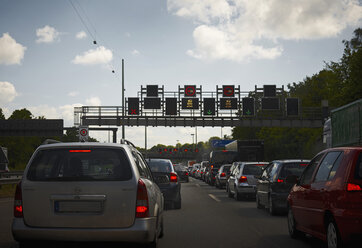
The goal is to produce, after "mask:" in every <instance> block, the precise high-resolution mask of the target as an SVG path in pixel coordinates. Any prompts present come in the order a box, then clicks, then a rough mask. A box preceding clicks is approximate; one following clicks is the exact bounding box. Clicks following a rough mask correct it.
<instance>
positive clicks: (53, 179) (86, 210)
mask: <svg viewBox="0 0 362 248" xmlns="http://www.w3.org/2000/svg"><path fill="white" fill-rule="evenodd" d="M121 143H123V144H101V143H57V144H49V145H42V146H40V147H39V148H38V149H37V150H36V151H35V153H34V154H33V156H32V158H31V159H30V161H29V163H28V165H27V167H26V169H25V171H24V176H23V179H22V180H21V182H20V183H19V184H18V185H17V189H16V196H15V202H14V220H13V225H12V233H13V237H14V239H15V240H17V241H19V242H20V245H21V246H26V245H27V244H30V243H31V241H35V240H48V241H49V240H50V241H52V240H54V241H59V240H62V241H107V242H108V241H110V242H136V243H148V244H149V245H150V246H151V247H152V246H156V245H157V241H158V238H159V237H161V236H162V235H163V208H164V206H163V205H164V199H163V196H162V193H161V191H160V189H159V187H158V186H157V185H156V183H155V182H154V181H153V177H152V174H151V171H150V170H149V167H148V165H147V163H146V162H145V160H144V159H143V157H142V155H141V154H140V153H139V152H138V151H137V150H136V149H135V147H134V146H133V145H132V144H131V143H130V142H128V141H123V142H121Z"/></svg>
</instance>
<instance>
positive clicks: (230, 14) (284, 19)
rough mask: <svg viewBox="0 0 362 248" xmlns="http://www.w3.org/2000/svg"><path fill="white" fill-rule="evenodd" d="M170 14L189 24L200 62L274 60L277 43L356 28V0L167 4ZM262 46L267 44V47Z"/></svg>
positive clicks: (360, 13)
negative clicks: (191, 27)
mask: <svg viewBox="0 0 362 248" xmlns="http://www.w3.org/2000/svg"><path fill="white" fill-rule="evenodd" d="M167 5H168V11H169V12H171V13H173V14H175V15H177V16H179V17H183V18H189V19H192V20H193V21H194V22H195V23H196V25H197V27H196V28H195V30H194V32H193V37H194V41H195V48H194V49H192V50H188V51H187V54H188V55H190V56H193V57H195V58H198V59H204V60H213V59H227V60H232V61H245V60H248V59H253V58H256V59H274V58H276V57H278V56H280V55H281V54H282V51H283V48H282V47H281V45H280V44H279V42H280V41H281V40H300V39H305V40H313V39H321V38H329V37H335V36H336V35H338V34H339V33H341V32H342V30H343V29H345V28H346V27H347V26H358V24H360V21H361V18H362V6H360V4H359V2H358V0H344V1H340V0H304V1H300V0H290V1H285V0H253V1H250V0H204V1H194V0H168V1H167ZM263 44H269V45H268V46H266V45H263Z"/></svg>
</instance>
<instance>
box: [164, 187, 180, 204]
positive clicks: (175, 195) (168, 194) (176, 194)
mask: <svg viewBox="0 0 362 248" xmlns="http://www.w3.org/2000/svg"><path fill="white" fill-rule="evenodd" d="M180 188H181V184H180V183H177V184H170V185H168V186H164V187H162V186H160V189H161V192H162V194H163V197H164V199H165V202H174V201H178V200H179V198H180V196H181V195H180V194H181V192H180Z"/></svg>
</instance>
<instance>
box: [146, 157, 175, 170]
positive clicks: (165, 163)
mask: <svg viewBox="0 0 362 248" xmlns="http://www.w3.org/2000/svg"><path fill="white" fill-rule="evenodd" d="M147 162H148V165H149V166H150V169H151V171H152V172H167V173H168V172H172V171H173V170H172V163H171V161H170V160H162V159H151V160H147Z"/></svg>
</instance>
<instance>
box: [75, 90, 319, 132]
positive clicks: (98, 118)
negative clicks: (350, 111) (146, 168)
mask: <svg viewBox="0 0 362 248" xmlns="http://www.w3.org/2000/svg"><path fill="white" fill-rule="evenodd" d="M194 89H195V90H196V92H195V94H194V96H191V97H190V98H193V99H198V101H197V104H198V106H197V109H184V108H183V107H182V100H183V98H185V97H187V96H186V95H185V91H186V87H181V86H179V87H178V91H165V89H164V86H161V87H158V86H157V96H155V97H154V99H156V98H160V100H159V102H160V105H159V106H157V108H153V109H149V108H145V99H146V98H148V96H147V87H143V86H141V91H139V92H138V94H137V95H138V96H137V97H138V98H139V106H138V107H139V111H138V112H137V114H136V115H132V114H128V113H129V112H128V99H126V104H125V109H124V110H125V111H124V113H125V115H122V113H123V112H122V110H123V109H122V106H82V107H75V108H74V124H75V126H79V125H83V126H93V125H95V126H122V125H125V126H154V127H157V126H164V127H177V126H179V127H186V126H190V127H195V126H197V127H235V126H242V127H321V126H323V118H322V108H304V109H299V112H298V114H297V115H295V116H288V115H286V106H285V102H286V97H287V93H286V92H285V91H284V87H283V88H276V93H277V96H276V98H278V99H279V100H278V101H279V108H278V109H277V110H267V111H264V110H261V109H260V108H261V104H262V103H261V98H260V95H261V94H262V90H263V88H257V87H256V86H255V91H252V92H242V91H240V86H236V87H233V91H234V92H233V94H232V97H228V96H226V97H225V96H223V89H225V88H223V87H218V86H216V91H203V90H202V86H199V87H195V88H194ZM243 97H254V98H255V103H254V104H255V108H256V111H255V115H253V116H248V115H245V114H243V113H242V98H243ZM151 98H152V97H151ZM166 98H176V99H177V112H176V113H175V115H166V114H165V109H166V100H165V99H166ZM205 98H214V99H215V114H214V115H206V114H205V112H204V111H205V110H204V108H203V104H204V99H205ZM222 98H226V99H231V98H236V99H237V100H236V101H237V108H236V109H222V107H221V99H222ZM299 108H300V104H299Z"/></svg>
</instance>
